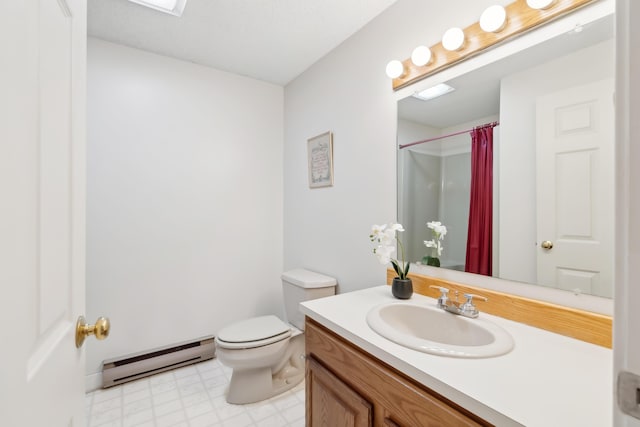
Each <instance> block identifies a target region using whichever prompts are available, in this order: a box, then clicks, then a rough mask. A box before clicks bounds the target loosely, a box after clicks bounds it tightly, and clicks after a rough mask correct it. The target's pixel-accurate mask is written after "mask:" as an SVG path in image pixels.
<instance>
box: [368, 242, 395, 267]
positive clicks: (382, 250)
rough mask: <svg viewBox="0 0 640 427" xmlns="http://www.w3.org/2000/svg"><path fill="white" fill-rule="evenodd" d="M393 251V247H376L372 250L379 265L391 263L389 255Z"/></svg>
mask: <svg viewBox="0 0 640 427" xmlns="http://www.w3.org/2000/svg"><path fill="white" fill-rule="evenodd" d="M395 250H396V248H394V247H393V246H386V245H378V246H377V247H376V248H375V249H374V250H373V253H374V254H376V256H377V257H378V261H380V264H388V263H389V262H391V254H392V253H393V251H395Z"/></svg>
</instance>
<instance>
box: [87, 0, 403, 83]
mask: <svg viewBox="0 0 640 427" xmlns="http://www.w3.org/2000/svg"><path fill="white" fill-rule="evenodd" d="M396 1H397V0H187V4H186V7H185V10H184V14H183V15H182V17H181V18H177V17H175V16H171V15H168V14H165V13H161V12H157V11H154V10H152V9H149V8H146V7H143V6H140V5H138V4H135V3H131V2H129V1H127V0H88V33H89V35H90V36H93V37H98V38H101V39H104V40H107V41H111V42H115V43H120V44H123V45H126V46H131V47H135V48H139V49H143V50H147V51H150V52H155V53H159V54H162V55H166V56H170V57H174V58H179V59H183V60H187V61H191V62H195V63H198V64H202V65H207V66H210V67H213V68H216V69H219V70H223V71H228V72H231V73H235V74H240V75H243V76H247V77H252V78H255V79H259V80H264V81H267V82H271V83H275V84H278V85H286V84H287V83H289V82H290V81H291V80H293V79H294V78H295V77H297V76H298V75H299V74H301V73H302V72H303V71H305V70H306V69H307V68H308V67H309V66H311V65H312V64H313V63H314V62H316V61H317V60H319V59H320V58H322V57H323V56H324V55H326V54H327V53H328V52H330V51H331V50H332V49H334V48H335V47H336V46H338V45H339V44H340V43H342V42H343V41H344V40H346V39H347V38H349V37H350V36H351V35H352V34H354V33H355V32H357V31H358V30H359V29H360V28H362V27H363V26H364V25H365V24H367V23H368V22H369V21H371V20H372V19H373V18H375V17H376V16H377V15H378V14H380V13H381V12H382V11H383V10H385V9H386V8H387V7H389V6H390V5H392V4H393V3H395V2H396Z"/></svg>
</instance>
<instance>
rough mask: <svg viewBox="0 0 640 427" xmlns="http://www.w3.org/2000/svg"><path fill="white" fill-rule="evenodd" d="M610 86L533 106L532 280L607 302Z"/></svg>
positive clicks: (604, 83) (561, 94) (550, 97)
mask: <svg viewBox="0 0 640 427" xmlns="http://www.w3.org/2000/svg"><path fill="white" fill-rule="evenodd" d="M613 87H614V82H613V80H611V79H606V80H601V81H597V82H594V83H590V84H587V85H581V86H576V87H572V88H570V89H565V90H561V91H557V92H554V93H551V94H547V95H545V96H541V97H539V98H538V99H537V102H536V135H537V137H536V147H537V162H536V165H537V166H536V169H537V173H536V177H537V188H538V192H537V200H538V201H537V236H538V242H537V243H538V252H537V274H538V280H539V281H540V282H541V283H546V284H549V285H550V286H554V287H557V288H559V289H564V290H569V291H574V292H577V293H588V294H591V295H597V296H604V297H611V296H612V295H611V291H612V286H611V283H612V266H613V233H614V226H613V224H614V200H613V192H612V191H611V189H612V188H614V174H613V167H614V156H613V148H614V128H613V123H614V117H613V114H614V112H613ZM543 242H548V243H546V244H543ZM549 242H550V243H549Z"/></svg>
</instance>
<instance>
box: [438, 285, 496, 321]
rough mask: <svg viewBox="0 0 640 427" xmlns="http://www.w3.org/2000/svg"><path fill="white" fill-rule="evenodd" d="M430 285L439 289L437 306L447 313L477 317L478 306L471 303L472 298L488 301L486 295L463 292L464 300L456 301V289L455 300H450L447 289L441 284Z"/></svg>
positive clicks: (456, 292)
mask: <svg viewBox="0 0 640 427" xmlns="http://www.w3.org/2000/svg"><path fill="white" fill-rule="evenodd" d="M430 287H431V288H433V289H438V290H439V291H440V296H439V297H438V308H441V309H443V310H445V311H448V312H449V313H453V314H457V315H459V316H464V317H470V318H472V319H475V318H476V317H478V315H479V314H480V312H479V311H478V308H477V307H476V306H475V305H474V304H473V299H474V298H476V299H479V300H482V301H489V299H488V298H487V297H483V296H481V295H475V294H469V293H465V294H463V296H464V297H465V302H464V303H462V304H460V302H458V291H455V295H456V296H455V300H451V299H450V298H449V289H447V288H443V287H441V286H430Z"/></svg>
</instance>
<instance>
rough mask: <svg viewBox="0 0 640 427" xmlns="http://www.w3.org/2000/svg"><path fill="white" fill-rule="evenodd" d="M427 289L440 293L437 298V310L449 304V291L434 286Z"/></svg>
mask: <svg viewBox="0 0 640 427" xmlns="http://www.w3.org/2000/svg"><path fill="white" fill-rule="evenodd" d="M429 287H430V288H433V289H437V290H439V291H440V297H438V307H439V308H444V307H446V306H447V303H448V302H449V289H447V288H443V287H442V286H434V285H430V286H429Z"/></svg>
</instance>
